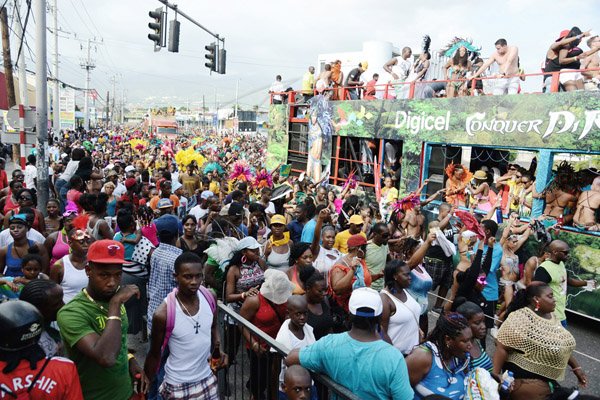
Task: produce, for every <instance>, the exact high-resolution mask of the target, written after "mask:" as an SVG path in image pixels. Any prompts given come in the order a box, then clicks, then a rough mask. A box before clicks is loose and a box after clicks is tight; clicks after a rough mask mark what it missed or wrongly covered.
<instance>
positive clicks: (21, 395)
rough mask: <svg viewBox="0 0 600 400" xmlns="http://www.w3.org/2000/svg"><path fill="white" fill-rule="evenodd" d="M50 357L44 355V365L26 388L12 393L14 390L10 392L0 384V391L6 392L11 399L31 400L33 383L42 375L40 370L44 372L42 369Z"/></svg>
mask: <svg viewBox="0 0 600 400" xmlns="http://www.w3.org/2000/svg"><path fill="white" fill-rule="evenodd" d="M51 359H52V358H51V357H46V361H44V365H42V368H40V370H39V371H38V373H37V374H36V376H35V378H33V379H32V381H31V384H30V385H29V386H28V387H27V388H23V389H22V390H19V391H18V392H17V393H14V392H11V391H10V389H8V388H7V387H5V386H4V385H0V392H4V393H6V394H8V395H9V396H10V397H12V398H13V399H17V400H31V395H30V392H31V390H32V389H33V387H34V386H35V384H36V383H37V381H38V379H39V378H40V376H41V375H42V372H44V369H46V366H47V365H48V363H49V362H50V360H51ZM2 397H3V398H4V396H2Z"/></svg>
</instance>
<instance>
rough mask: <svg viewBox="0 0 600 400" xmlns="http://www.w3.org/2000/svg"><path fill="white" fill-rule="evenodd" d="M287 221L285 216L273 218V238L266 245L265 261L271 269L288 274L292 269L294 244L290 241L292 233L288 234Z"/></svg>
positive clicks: (277, 215) (278, 215)
mask: <svg viewBox="0 0 600 400" xmlns="http://www.w3.org/2000/svg"><path fill="white" fill-rule="evenodd" d="M285 223H286V219H285V217H284V216H283V215H280V214H275V215H273V216H272V217H271V237H269V239H268V240H267V243H266V244H265V250H264V254H265V259H266V261H267V265H268V266H269V268H274V269H278V270H280V271H283V272H286V271H287V270H288V269H290V251H291V249H292V247H293V246H294V242H293V241H292V240H291V239H290V232H286V230H285V228H286V225H285Z"/></svg>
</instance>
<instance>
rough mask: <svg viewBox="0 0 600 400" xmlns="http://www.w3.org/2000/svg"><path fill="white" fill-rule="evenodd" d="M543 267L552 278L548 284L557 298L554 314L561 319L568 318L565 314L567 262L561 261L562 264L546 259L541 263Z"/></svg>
mask: <svg viewBox="0 0 600 400" xmlns="http://www.w3.org/2000/svg"><path fill="white" fill-rule="evenodd" d="M540 267H543V268H544V269H545V270H546V271H547V272H548V274H549V275H550V278H552V280H551V281H550V282H549V283H548V286H550V288H551V289H552V293H553V294H554V299H555V300H556V308H555V309H554V315H555V316H556V319H558V320H559V321H564V320H565V319H567V316H566V314H565V308H566V307H567V269H566V268H565V264H564V263H563V262H562V261H561V262H560V264H556V263H554V262H552V261H550V260H546V261H544V262H543V263H542V264H540Z"/></svg>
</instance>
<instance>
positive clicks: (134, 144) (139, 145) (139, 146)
mask: <svg viewBox="0 0 600 400" xmlns="http://www.w3.org/2000/svg"><path fill="white" fill-rule="evenodd" d="M129 145H130V146H131V148H132V149H134V150H137V151H139V152H142V151H144V150H146V149H147V148H148V145H149V143H148V141H147V140H143V139H131V140H130V141H129Z"/></svg>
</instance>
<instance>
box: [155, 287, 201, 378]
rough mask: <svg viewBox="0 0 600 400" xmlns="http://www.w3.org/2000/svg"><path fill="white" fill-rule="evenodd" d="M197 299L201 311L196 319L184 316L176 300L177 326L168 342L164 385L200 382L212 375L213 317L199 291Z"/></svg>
mask: <svg viewBox="0 0 600 400" xmlns="http://www.w3.org/2000/svg"><path fill="white" fill-rule="evenodd" d="M198 299H199V304H200V307H199V308H198V312H197V313H196V315H194V316H193V317H190V316H188V315H187V314H185V313H184V312H183V310H182V308H181V304H180V303H179V301H177V300H175V301H176V303H177V304H176V307H175V308H176V314H175V326H174V327H173V332H172V333H171V337H170V338H169V357H168V358H167V362H166V364H165V381H166V382H168V383H170V384H171V385H178V384H181V383H188V382H199V381H201V380H204V379H206V378H208V377H209V376H210V374H212V371H211V370H210V365H209V364H208V361H207V360H208V359H209V358H210V353H211V326H212V322H213V314H212V311H211V309H210V305H209V304H208V302H207V301H206V299H205V298H204V295H203V294H202V293H200V291H198ZM165 302H168V299H165ZM196 332H197V333H196Z"/></svg>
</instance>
